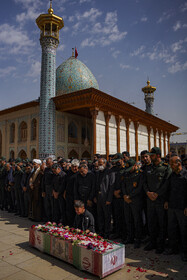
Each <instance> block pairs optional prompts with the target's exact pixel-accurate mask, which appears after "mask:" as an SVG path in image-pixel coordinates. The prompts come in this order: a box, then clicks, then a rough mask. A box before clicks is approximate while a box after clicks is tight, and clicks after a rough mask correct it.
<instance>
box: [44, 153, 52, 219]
mask: <svg viewBox="0 0 187 280" xmlns="http://www.w3.org/2000/svg"><path fill="white" fill-rule="evenodd" d="M52 165H53V160H52V158H47V159H46V166H47V167H46V168H45V170H44V176H43V181H42V196H43V197H44V205H45V213H46V218H47V221H52V218H53V178H54V173H53V171H52V168H51V167H52Z"/></svg>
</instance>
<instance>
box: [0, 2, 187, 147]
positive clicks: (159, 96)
mask: <svg viewBox="0 0 187 280" xmlns="http://www.w3.org/2000/svg"><path fill="white" fill-rule="evenodd" d="M48 8H49V1H48V0H6V1H1V18H0V97H1V102H0V110H2V109H5V108H9V107H12V106H15V105H18V104H22V103H25V102H29V101H31V100H34V99H37V98H38V97H39V95H40V70H41V46H40V42H39V36H40V32H39V29H38V27H37V25H36V23H35V19H36V18H37V17H38V16H39V15H40V14H41V13H47V10H48ZM53 9H54V13H55V14H56V15H58V16H61V17H63V20H64V28H63V29H62V30H61V31H60V43H59V46H58V50H57V59H56V65H57V66H59V65H60V64H61V63H62V62H64V61H65V60H66V59H68V58H69V57H70V56H71V53H72V48H73V47H75V46H76V47H77V50H78V54H79V55H78V59H79V60H81V61H82V62H83V63H85V64H86V65H87V66H88V68H89V69H90V70H91V71H92V73H93V74H94V76H95V77H96V79H97V81H98V84H99V88H100V90H102V91H104V92H106V93H108V94H110V95H112V96H114V97H116V98H119V99H121V100H123V101H125V102H128V103H130V104H132V105H133V106H135V107H138V108H140V109H142V110H145V102H144V94H143V92H142V91H141V88H142V87H144V86H146V82H147V79H149V80H150V82H151V85H152V86H155V87H156V88H157V89H156V92H155V101H154V113H155V115H156V116H158V117H159V118H162V119H164V120H166V121H169V122H170V123H172V124H174V125H176V126H178V127H180V130H179V131H178V132H187V1H185V0H164V1H163V0H115V1H111V0H53ZM186 140H187V134H186V135H181V136H172V137H171V141H174V142H176V141H177V142H185V141H186Z"/></svg>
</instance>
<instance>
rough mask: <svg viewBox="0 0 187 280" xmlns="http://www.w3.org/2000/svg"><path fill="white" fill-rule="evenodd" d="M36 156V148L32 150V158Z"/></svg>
mask: <svg viewBox="0 0 187 280" xmlns="http://www.w3.org/2000/svg"><path fill="white" fill-rule="evenodd" d="M34 158H36V150H35V149H32V151H31V159H32V160H33V159H34Z"/></svg>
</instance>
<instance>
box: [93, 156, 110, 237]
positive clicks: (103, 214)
mask: <svg viewBox="0 0 187 280" xmlns="http://www.w3.org/2000/svg"><path fill="white" fill-rule="evenodd" d="M98 169H99V171H98V172H97V173H96V197H95V198H94V201H95V203H96V205H97V219H98V230H99V233H100V234H101V235H103V237H104V238H107V239H108V238H109V234H110V229H111V214H112V211H111V210H112V209H111V203H112V199H113V192H114V189H113V188H114V181H115V175H114V173H113V172H110V170H109V169H106V159H104V158H100V159H99V160H98Z"/></svg>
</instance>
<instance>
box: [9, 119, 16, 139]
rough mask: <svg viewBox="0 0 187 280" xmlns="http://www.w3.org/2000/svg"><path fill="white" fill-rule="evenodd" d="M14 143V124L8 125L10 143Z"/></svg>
mask: <svg viewBox="0 0 187 280" xmlns="http://www.w3.org/2000/svg"><path fill="white" fill-rule="evenodd" d="M14 141H15V123H12V124H11V125H10V143H14Z"/></svg>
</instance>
